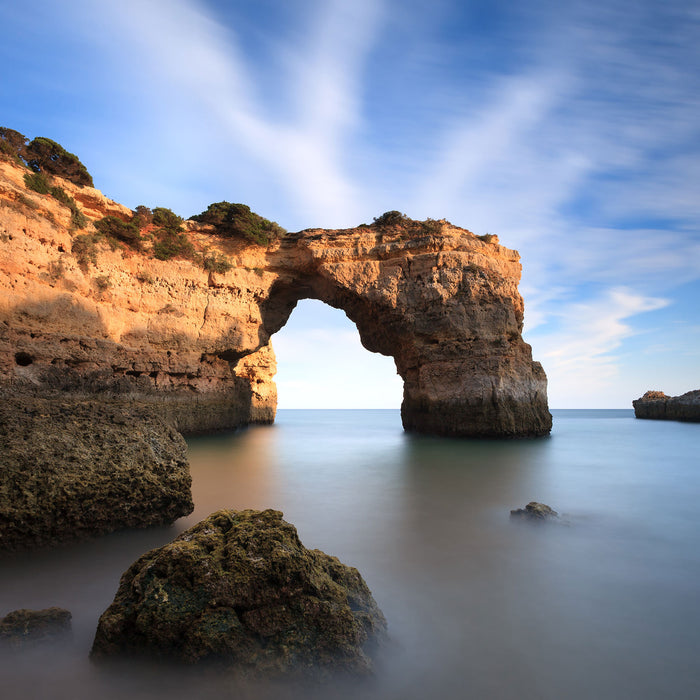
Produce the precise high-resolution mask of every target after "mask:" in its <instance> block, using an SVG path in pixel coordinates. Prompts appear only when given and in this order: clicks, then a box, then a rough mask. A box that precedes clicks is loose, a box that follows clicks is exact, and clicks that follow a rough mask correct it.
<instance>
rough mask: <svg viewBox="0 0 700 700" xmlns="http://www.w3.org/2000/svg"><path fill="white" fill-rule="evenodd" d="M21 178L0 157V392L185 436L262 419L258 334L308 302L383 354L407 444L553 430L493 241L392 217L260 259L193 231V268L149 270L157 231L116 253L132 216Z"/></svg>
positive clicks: (182, 262)
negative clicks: (27, 393)
mask: <svg viewBox="0 0 700 700" xmlns="http://www.w3.org/2000/svg"><path fill="white" fill-rule="evenodd" d="M26 174H27V173H26V171H25V170H23V169H22V168H21V167H20V166H19V165H18V164H16V163H14V164H13V163H10V162H7V161H0V385H2V384H10V385H13V386H15V387H19V388H21V387H36V388H39V389H40V390H58V391H61V392H63V393H76V394H84V393H86V392H87V393H90V394H95V395H97V396H98V397H99V396H103V395H105V393H109V394H122V395H127V396H129V397H130V398H131V399H133V400H138V401H141V402H151V403H152V404H153V405H154V407H156V408H157V409H158V410H159V411H161V413H162V415H163V416H164V417H165V418H166V419H167V420H168V421H169V422H170V423H171V424H172V425H173V426H174V427H176V428H177V429H178V430H180V431H182V432H197V431H208V430H213V429H221V428H233V427H236V426H238V425H244V424H247V423H255V422H262V423H265V422H271V421H273V420H274V417H275V407H276V390H275V385H274V383H273V381H272V376H273V374H274V372H275V358H274V354H273V352H272V349H271V346H270V337H271V336H272V335H273V334H274V333H275V332H277V331H278V330H279V329H280V328H281V327H282V326H284V324H285V323H286V321H287V319H288V318H289V316H290V314H291V312H292V310H293V309H294V307H295V305H296V304H297V302H298V301H299V300H301V299H306V298H313V299H319V300H321V301H323V302H325V303H327V304H329V305H330V306H333V307H335V308H339V309H342V310H343V311H345V313H346V314H347V316H348V317H349V318H350V319H351V320H352V321H353V322H354V323H355V324H356V325H357V328H358V331H359V334H360V338H361V340H362V343H363V345H364V346H365V347H366V348H367V349H368V350H371V351H373V352H379V353H382V354H384V355H389V356H391V357H393V358H394V361H395V364H396V369H397V372H398V373H399V374H400V375H401V377H402V378H403V381H404V400H403V406H402V419H403V424H404V427H405V428H406V429H407V430H411V431H416V432H426V433H436V434H442V435H455V436H477V437H478V436H491V437H519V436H536V435H545V434H547V433H548V432H549V431H550V429H551V415H550V413H549V411H548V408H547V381H546V376H545V373H544V371H543V369H542V367H541V365H540V364H539V363H538V362H533V360H532V354H531V348H530V346H529V345H528V344H527V343H525V342H524V341H523V339H522V336H521V331H522V326H523V300H522V298H521V296H520V294H519V293H518V281H519V279H520V273H521V265H520V259H519V255H518V253H517V252H516V251H514V250H510V249H508V248H505V247H504V246H501V245H500V244H499V243H498V238H497V237H496V236H490V235H486V236H476V235H474V234H473V233H471V232H469V231H467V230H465V229H462V228H459V227H457V226H453V225H452V224H450V223H449V222H447V221H430V220H428V221H425V222H417V221H411V220H410V219H407V218H406V217H402V216H401V215H400V214H398V213H397V212H393V213H391V212H390V213H389V214H398V215H397V216H387V215H383V216H382V217H380V219H379V220H377V222H375V223H374V224H371V225H361V226H358V227H357V228H353V229H344V230H323V229H309V230H305V231H301V232H298V233H293V234H287V235H285V236H282V237H277V238H275V239H274V240H271V241H270V242H269V244H268V245H258V244H256V243H254V242H251V241H250V240H243V239H241V238H232V237H227V236H225V235H220V232H217V230H216V229H215V228H214V227H213V226H212V225H209V224H205V223H201V222H195V221H188V222H185V223H184V224H183V226H184V231H183V232H182V234H179V233H178V234H173V236H171V239H168V240H170V241H171V243H172V242H173V241H175V243H177V245H181V244H182V245H183V246H185V248H187V249H188V250H190V252H191V255H190V259H171V260H162V259H157V258H158V256H157V255H155V253H156V252H157V253H158V255H160V254H161V253H162V252H163V251H162V249H159V251H155V248H154V245H155V244H154V243H153V240H154V236H157V235H161V236H162V235H163V234H158V230H159V229H156V228H155V224H150V226H151V228H150V229H144V231H145V233H146V235H143V236H139V234H138V233H137V231H138V229H134V228H133V227H132V228H131V229H129V231H128V232H126V233H125V232H122V233H120V234H119V235H122V236H127V238H125V239H124V240H131V239H130V238H128V237H129V236H130V237H132V238H133V237H134V236H135V237H136V239H138V245H137V246H136V247H135V248H134V247H130V246H129V245H126V244H125V243H124V242H123V241H120V240H117V239H115V240H111V239H109V237H108V236H107V237H106V235H105V234H104V233H103V232H102V231H100V232H97V231H96V230H95V227H94V224H95V222H96V221H98V220H100V219H102V217H106V216H110V217H114V219H113V220H112V219H110V221H111V222H112V224H114V225H115V221H117V220H119V221H122V222H129V221H130V220H131V218H132V216H133V212H131V210H129V209H127V208H126V207H123V206H121V205H119V204H117V203H116V202H113V201H111V200H109V199H107V198H106V197H105V196H104V195H102V193H100V192H99V191H97V190H95V189H92V188H90V187H78V186H77V185H75V184H73V183H71V182H68V181H64V180H60V179H59V178H56V179H55V180H56V183H60V187H59V188H56V187H54V189H52V190H51V192H54V190H56V191H58V190H60V191H62V192H63V194H62V195H61V198H59V199H56V197H55V196H52V195H51V194H40V193H38V192H35V191H32V190H30V189H28V188H27V186H26V182H25V179H24V176H25V175H26ZM66 201H67V202H69V204H70V203H71V202H72V204H70V206H68V205H66V203H65V202H66ZM71 207H72V209H71ZM81 226H82V228H80V227H81ZM134 226H136V224H134ZM117 228H118V227H117ZM115 230H116V229H115ZM179 236H184V243H183V240H181V238H179ZM172 244H173V245H174V243H172ZM185 244H186V245H185ZM154 251H155V252H154ZM171 252H172V250H171V251H170V252H168V254H170V253H171ZM222 256H223V257H222ZM161 257H162V256H161ZM220 263H222V264H220ZM349 371H352V369H351V368H350V369H349Z"/></svg>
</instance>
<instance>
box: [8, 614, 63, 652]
mask: <svg viewBox="0 0 700 700" xmlns="http://www.w3.org/2000/svg"><path fill="white" fill-rule="evenodd" d="M71 618H72V615H71V613H70V611H69V610H65V609H64V608H55V607H54V608H46V609H44V610H26V609H24V608H23V609H21V610H13V611H12V612H10V613H8V614H7V615H5V617H3V618H0V644H2V645H3V646H5V645H6V646H9V647H10V648H11V649H24V648H26V647H31V646H34V645H35V644H39V643H41V642H44V641H47V640H51V639H55V638H57V637H62V636H64V635H67V634H69V633H70V631H71Z"/></svg>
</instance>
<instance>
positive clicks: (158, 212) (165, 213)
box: [151, 207, 182, 232]
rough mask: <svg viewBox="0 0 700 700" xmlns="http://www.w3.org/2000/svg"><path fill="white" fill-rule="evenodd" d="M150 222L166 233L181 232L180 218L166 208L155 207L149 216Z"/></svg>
mask: <svg viewBox="0 0 700 700" xmlns="http://www.w3.org/2000/svg"><path fill="white" fill-rule="evenodd" d="M151 221H152V222H153V223H154V224H155V225H156V226H161V227H162V228H164V229H167V230H168V231H174V232H179V231H182V217H181V216H178V215H177V214H176V213H175V212H174V211H173V210H172V209H166V207H156V208H155V209H154V210H153V213H152V215H151Z"/></svg>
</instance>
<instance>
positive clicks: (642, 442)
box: [0, 411, 700, 700]
mask: <svg viewBox="0 0 700 700" xmlns="http://www.w3.org/2000/svg"><path fill="white" fill-rule="evenodd" d="M554 414H555V423H554V431H553V433H552V437H551V438H549V439H542V440H531V441H491V442H487V441H476V442H473V441H457V440H440V439H435V438H426V437H415V436H409V435H406V434H404V433H403V432H402V430H401V426H400V420H399V416H398V412H397V411H280V413H279V417H278V423H277V425H275V426H273V427H256V428H251V429H249V430H246V431H242V432H240V433H237V434H234V435H229V436H220V437H215V438H198V439H192V440H190V441H189V445H190V452H191V463H192V473H193V479H194V486H193V489H194V497H195V503H196V511H195V513H194V514H193V515H192V516H190V517H189V518H187V519H183V520H182V521H179V522H178V523H177V524H176V525H175V526H174V527H172V528H157V529H151V530H147V531H140V532H131V533H118V534H115V535H111V536H108V537H103V538H100V539H97V540H94V541H92V542H88V543H83V544H80V545H74V546H70V547H66V548H62V549H60V550H56V551H48V552H40V553H33V554H24V555H21V556H11V557H8V556H5V557H3V558H1V559H0V615H4V614H5V613H6V612H8V611H9V610H12V609H15V608H19V607H30V608H42V607H47V606H50V605H60V606H64V607H67V608H69V609H70V610H72V611H73V616H74V620H73V622H74V635H73V638H72V640H68V641H64V642H63V643H62V644H54V645H52V646H48V647H39V648H37V649H34V650H31V651H29V652H26V653H23V654H21V655H16V654H13V655H8V654H7V653H6V652H2V656H0V696H1V697H2V698H3V699H4V700H13V699H14V698H18V699H19V698H22V699H23V700H30V699H33V698H71V699H80V698H96V697H100V698H130V699H136V698H169V699H171V698H202V697H205V698H209V697H211V698H225V697H232V698H251V699H252V698H265V699H266V698H290V699H294V698H348V699H349V698H353V699H355V698H363V699H365V698H366V699H368V700H372V699H379V698H381V699H385V698H396V699H397V700H398V699H399V698H401V699H402V700H403V699H408V700H410V699H412V698H416V699H418V698H420V699H421V700H424V699H425V698H426V697H428V698H431V697H432V698H446V699H448V700H450V699H452V698H469V697H481V698H495V699H499V700H500V699H509V698H514V699H515V698H518V700H524V699H530V698H532V699H533V700H534V699H538V700H541V699H549V698H551V699H557V700H560V699H561V698H567V699H578V698H581V699H584V698H585V699H586V700H588V699H590V698H615V699H616V700H617V699H621V698H637V699H638V698H654V699H656V698H674V699H679V698H698V697H700V664H699V663H698V660H699V659H700V458H699V457H698V448H699V447H700V425H697V424H695V425H692V424H682V423H671V422H655V421H636V420H635V419H634V417H633V414H632V412H631V411H555V412H554ZM531 500H538V501H541V502H544V503H547V504H549V505H551V506H552V507H553V508H555V509H556V510H558V511H559V512H560V513H562V514H563V516H564V519H565V524H556V525H552V526H545V527H533V526H527V525H524V524H521V523H518V524H516V523H514V522H510V521H509V517H508V516H509V510H510V509H511V508H516V507H522V506H524V505H525V504H526V503H527V502H529V501H531ZM267 507H273V508H278V509H280V510H282V511H284V513H285V518H286V519H287V520H288V521H290V522H292V523H294V524H295V525H296V526H297V528H298V530H299V534H300V536H301V539H302V541H303V542H304V544H305V545H306V546H307V547H311V548H313V547H316V548H319V549H322V550H324V551H326V552H328V553H330V554H335V555H337V556H338V557H340V559H341V560H342V561H344V562H346V563H348V564H352V565H354V566H357V567H358V568H359V570H360V571H361V573H362V574H363V575H364V577H365V580H366V581H367V583H368V584H369V586H370V588H371V589H372V592H373V593H374V596H375V598H376V600H377V602H378V603H379V605H380V607H381V608H382V610H383V611H384V613H385V615H386V617H387V619H388V622H389V627H390V632H391V635H392V638H393V644H392V646H391V647H390V648H389V649H388V650H387V651H386V652H385V654H384V657H383V659H382V660H381V664H380V668H379V670H378V673H377V675H376V677H375V678H374V679H372V680H370V681H364V682H358V683H344V682H340V681H338V682H337V683H333V684H331V685H326V686H323V687H305V688H299V687H293V688H290V687H288V686H285V685H266V684H249V685H245V686H241V685H236V684H234V683H232V682H231V681H230V680H228V679H226V678H224V677H222V676H219V675H215V674H212V673H208V672H207V673H199V672H194V673H193V672H189V671H186V670H182V669H169V670H167V671H166V670H164V669H162V668H161V669H153V668H149V667H143V668H134V667H126V668H125V667H121V668H115V669H104V668H100V667H94V666H92V665H91V664H90V663H89V662H88V660H87V653H88V651H89V648H90V645H91V642H92V635H93V634H94V629H95V626H96V624H97V619H98V617H99V615H100V613H101V612H102V611H103V610H104V608H106V607H107V605H108V604H109V603H110V601H111V599H112V597H113V595H114V592H115V590H116V588H117V585H118V581H119V576H120V574H121V573H122V572H123V571H124V570H125V569H126V568H127V566H128V565H129V564H130V563H131V562H132V561H134V560H135V559H136V558H137V557H138V556H139V555H140V554H142V553H143V552H144V551H146V550H147V549H150V548H152V547H154V546H159V545H161V544H163V543H165V542H167V541H169V540H170V539H172V538H173V537H174V536H175V534H177V533H178V532H180V531H181V530H183V529H184V528H186V527H189V526H190V525H191V524H193V523H194V522H196V521H198V520H200V519H201V518H202V517H204V516H206V515H208V514H209V513H210V512H212V511H214V510H217V509H219V508H267Z"/></svg>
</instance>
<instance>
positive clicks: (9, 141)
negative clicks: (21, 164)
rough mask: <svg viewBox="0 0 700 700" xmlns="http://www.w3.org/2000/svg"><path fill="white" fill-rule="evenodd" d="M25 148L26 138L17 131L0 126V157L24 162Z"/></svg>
mask: <svg viewBox="0 0 700 700" xmlns="http://www.w3.org/2000/svg"><path fill="white" fill-rule="evenodd" d="M26 146H27V137H26V136H25V135H24V134H20V133H19V131H15V130H14V129H8V128H7V127H6V126H0V157H1V156H8V157H9V158H11V159H19V160H22V161H23V160H24V153H25V150H26Z"/></svg>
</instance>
